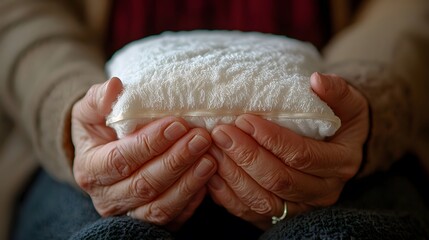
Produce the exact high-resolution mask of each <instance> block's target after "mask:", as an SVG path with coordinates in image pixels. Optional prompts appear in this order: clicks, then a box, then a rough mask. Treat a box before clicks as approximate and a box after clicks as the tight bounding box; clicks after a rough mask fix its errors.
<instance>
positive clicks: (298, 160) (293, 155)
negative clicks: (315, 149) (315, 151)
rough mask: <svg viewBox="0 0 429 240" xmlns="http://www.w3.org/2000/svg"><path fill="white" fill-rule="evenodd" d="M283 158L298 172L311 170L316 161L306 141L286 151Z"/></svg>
mask: <svg viewBox="0 0 429 240" xmlns="http://www.w3.org/2000/svg"><path fill="white" fill-rule="evenodd" d="M283 156H285V157H284V160H285V163H286V164H287V165H289V166H291V167H293V168H295V169H297V170H305V169H308V168H310V167H311V165H312V164H313V163H314V162H313V161H314V159H315V158H313V157H312V152H311V151H310V149H309V148H308V147H307V144H306V143H305V141H301V142H300V143H299V144H296V145H294V146H292V147H290V148H288V149H286V150H285V152H284V154H283Z"/></svg>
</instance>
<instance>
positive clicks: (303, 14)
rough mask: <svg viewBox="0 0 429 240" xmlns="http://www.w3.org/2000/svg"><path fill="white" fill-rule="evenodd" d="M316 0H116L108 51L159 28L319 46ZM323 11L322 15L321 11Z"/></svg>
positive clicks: (321, 33)
mask: <svg viewBox="0 0 429 240" xmlns="http://www.w3.org/2000/svg"><path fill="white" fill-rule="evenodd" d="M324 2H325V1H321V0H116V1H114V4H113V8H112V9H113V14H112V20H111V29H110V33H109V39H108V44H107V45H108V53H109V55H110V54H111V53H113V52H114V51H116V50H118V49H119V48H121V47H123V46H124V45H125V44H127V43H129V42H131V41H133V40H137V39H140V38H142V37H145V36H149V35H153V34H159V33H161V32H164V31H180V30H194V29H221V30H241V31H258V32H264V33H273V34H280V35H286V36H289V37H293V38H297V39H300V40H303V41H309V42H311V43H313V44H314V45H316V46H317V47H321V46H322V45H323V44H324V42H325V40H326V29H327V25H326V24H325V23H326V19H324V14H323V11H322V10H323V3H324ZM325 16H326V14H325Z"/></svg>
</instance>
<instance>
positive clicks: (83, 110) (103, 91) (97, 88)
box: [73, 77, 123, 124]
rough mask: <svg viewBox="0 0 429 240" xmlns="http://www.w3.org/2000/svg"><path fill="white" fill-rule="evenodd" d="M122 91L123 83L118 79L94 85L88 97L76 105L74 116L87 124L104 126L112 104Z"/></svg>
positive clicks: (87, 94) (114, 78)
mask: <svg viewBox="0 0 429 240" xmlns="http://www.w3.org/2000/svg"><path fill="white" fill-rule="evenodd" d="M122 89H123V85H122V82H121V80H119V78H117V77H113V78H111V79H110V80H108V81H106V82H104V83H102V84H96V85H93V86H92V87H91V88H90V89H89V90H88V92H87V93H86V95H85V96H84V97H83V98H82V99H81V100H80V101H79V102H77V103H76V104H75V106H74V108H73V115H74V116H75V117H77V118H79V119H80V120H81V121H83V122H86V123H90V124H100V123H103V124H104V122H105V117H106V116H107V114H109V113H110V111H111V108H112V104H113V102H114V101H115V100H116V99H117V97H118V95H119V94H120V92H121V91H122Z"/></svg>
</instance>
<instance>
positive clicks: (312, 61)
mask: <svg viewBox="0 0 429 240" xmlns="http://www.w3.org/2000/svg"><path fill="white" fill-rule="evenodd" d="M321 63H322V61H321V57H320V55H319V53H318V51H317V49H316V48H315V47H314V46H313V45H311V44H309V43H304V42H301V41H298V40H294V39H291V38H287V37H284V36H276V35H270V34H262V33H256V32H248V33H245V32H238V31H203V30H199V31H190V32H166V33H163V34H161V35H156V36H151V37H147V38H144V39H141V40H137V41H135V42H132V43H130V44H128V45H127V46H125V47H124V48H123V49H121V50H119V51H118V52H117V53H115V54H114V55H113V57H112V58H111V59H110V60H109V62H108V63H107V65H106V70H107V72H108V75H109V76H110V77H113V76H116V77H119V78H120V79H121V80H122V81H123V83H124V91H123V93H122V94H121V95H120V97H119V98H118V100H117V102H116V103H115V104H114V106H113V109H112V112H111V114H110V115H109V116H108V117H107V124H108V125H109V126H111V127H112V128H114V129H115V130H116V132H117V134H118V137H119V138H122V137H124V136H126V135H127V134H129V133H131V132H133V131H134V130H135V129H136V128H138V127H140V126H143V125H144V124H146V123H148V122H150V121H153V120H154V119H158V118H161V117H165V116H170V115H174V116H179V117H183V118H184V119H185V120H187V121H188V122H189V123H190V125H191V126H199V127H204V128H207V129H208V130H209V131H210V130H212V129H213V127H214V126H216V125H217V124H233V122H234V120H235V119H236V117H237V116H238V115H240V114H243V113H251V114H255V115H260V116H261V117H263V118H265V119H268V120H270V121H273V122H275V123H277V124H279V125H281V126H284V127H287V128H290V129H292V130H293V131H295V132H297V133H299V134H301V135H304V136H307V137H312V138H315V139H322V138H324V137H326V136H331V135H333V134H334V133H335V131H336V130H337V129H338V128H339V127H340V120H339V118H338V117H336V116H335V115H334V113H333V112H332V110H331V109H330V108H329V106H327V104H326V103H324V102H323V101H321V100H320V99H319V97H318V96H317V95H316V94H315V93H314V92H313V91H312V90H311V87H310V75H311V74H312V73H313V72H315V71H319V70H320V68H321Z"/></svg>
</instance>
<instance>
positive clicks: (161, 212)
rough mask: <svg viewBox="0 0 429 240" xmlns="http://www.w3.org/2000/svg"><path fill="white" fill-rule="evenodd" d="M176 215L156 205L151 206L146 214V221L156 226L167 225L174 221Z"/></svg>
mask: <svg viewBox="0 0 429 240" xmlns="http://www.w3.org/2000/svg"><path fill="white" fill-rule="evenodd" d="M173 217H174V214H173V213H172V211H169V208H163V207H160V206H158V205H155V204H150V205H149V206H148V210H147V212H146V220H148V221H150V222H152V223H153V224H156V225H161V226H162V225H166V224H168V223H169V222H171V220H172V219H173Z"/></svg>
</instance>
